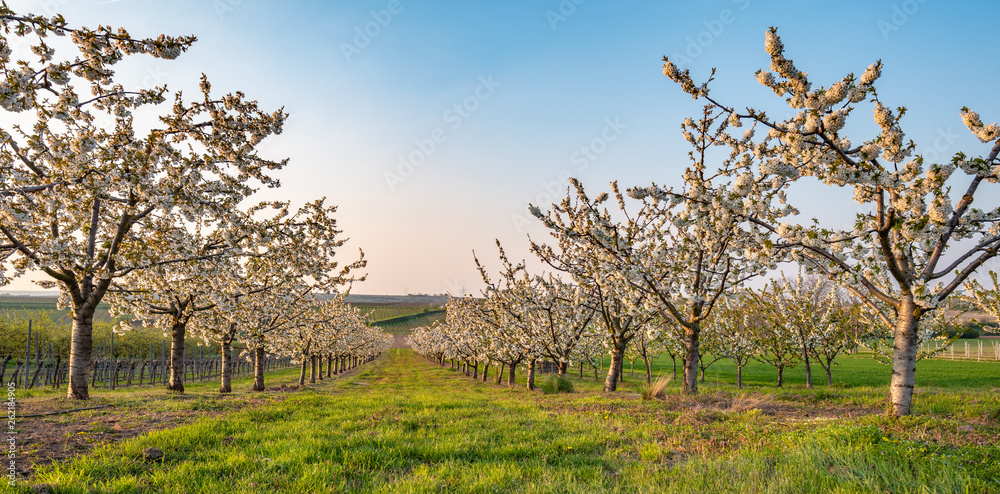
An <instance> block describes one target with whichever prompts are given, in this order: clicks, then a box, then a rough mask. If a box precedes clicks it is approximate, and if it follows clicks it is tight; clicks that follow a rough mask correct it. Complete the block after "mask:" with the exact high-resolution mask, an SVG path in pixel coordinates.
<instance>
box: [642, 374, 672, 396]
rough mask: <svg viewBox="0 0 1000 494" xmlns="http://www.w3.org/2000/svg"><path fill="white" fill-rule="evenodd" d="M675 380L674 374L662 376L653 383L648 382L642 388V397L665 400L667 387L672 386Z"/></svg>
mask: <svg viewBox="0 0 1000 494" xmlns="http://www.w3.org/2000/svg"><path fill="white" fill-rule="evenodd" d="M673 380H674V378H673V376H666V377H664V376H660V377H658V378H656V380H655V381H653V382H652V383H649V384H646V385H645V386H643V387H642V389H641V392H642V399H644V400H651V399H653V398H656V399H658V400H665V399H666V398H667V387H668V386H670V383H671V382H673Z"/></svg>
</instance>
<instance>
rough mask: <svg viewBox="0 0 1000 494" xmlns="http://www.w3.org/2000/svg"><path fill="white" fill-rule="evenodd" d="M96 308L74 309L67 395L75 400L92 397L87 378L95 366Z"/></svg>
mask: <svg viewBox="0 0 1000 494" xmlns="http://www.w3.org/2000/svg"><path fill="white" fill-rule="evenodd" d="M93 350H94V309H93V308H90V307H83V308H79V309H78V308H74V309H73V336H72V339H71V340H70V347H69V387H68V389H67V391H66V397H67V398H70V399H74V400H86V399H89V398H90V388H88V386H87V385H88V383H87V380H88V378H89V377H90V372H91V371H92V370H93V368H94V362H93V360H92V358H93Z"/></svg>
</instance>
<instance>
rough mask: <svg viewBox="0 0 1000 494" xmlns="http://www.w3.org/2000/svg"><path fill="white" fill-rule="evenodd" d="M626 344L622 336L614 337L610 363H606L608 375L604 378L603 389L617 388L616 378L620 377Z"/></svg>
mask: <svg viewBox="0 0 1000 494" xmlns="http://www.w3.org/2000/svg"><path fill="white" fill-rule="evenodd" d="M627 344H628V342H627V341H623V338H615V340H614V347H613V348H612V349H611V363H610V364H608V375H607V377H605V378H604V391H609V392H610V391H615V390H617V389H618V380H619V379H620V378H621V374H622V364H623V363H624V361H625V346H626V345H627ZM602 360H603V357H602Z"/></svg>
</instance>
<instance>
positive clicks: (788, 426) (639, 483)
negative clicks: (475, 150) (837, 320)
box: [22, 350, 1000, 493]
mask: <svg viewBox="0 0 1000 494" xmlns="http://www.w3.org/2000/svg"><path fill="white" fill-rule="evenodd" d="M928 364H931V365H928ZM877 365H878V364H875V363H873V362H871V361H870V360H867V359H862V358H848V359H845V360H844V364H843V365H842V366H841V367H842V369H840V370H841V372H840V374H841V377H840V379H841V381H842V384H840V385H838V387H837V388H834V389H832V390H831V389H826V387H825V386H821V387H820V389H817V390H813V391H808V390H805V389H802V387H801V386H800V385H799V383H797V382H795V381H793V379H794V377H793V376H792V375H789V376H788V377H789V385H788V388H787V389H785V390H783V391H781V392H777V393H776V392H774V391H773V390H772V389H771V388H770V387H768V386H769V384H770V383H769V381H768V377H767V374H768V373H767V372H765V369H763V368H762V369H753V370H751V369H748V374H752V375H753V377H752V378H751V379H752V381H753V387H754V390H753V391H752V392H737V391H736V390H735V389H733V387H732V386H729V385H727V384H726V383H725V380H724V377H723V376H724V374H725V372H724V369H723V367H721V366H720V367H719V368H718V370H719V371H720V372H719V381H718V384H711V383H706V384H705V390H704V391H703V394H702V395H700V396H699V397H694V398H692V397H684V396H680V395H678V394H676V388H675V387H674V388H671V390H670V392H669V393H668V395H667V399H666V401H659V400H651V401H643V400H641V399H640V397H639V395H638V394H637V393H635V392H632V391H630V387H631V386H632V384H630V383H626V386H625V387H624V388H623V391H621V392H619V393H615V394H612V395H607V394H604V393H602V392H600V391H598V390H597V387H598V385H597V384H595V383H594V382H593V380H592V376H591V377H590V378H585V379H584V380H582V381H581V380H578V379H577V378H575V377H574V378H572V379H571V381H572V382H573V384H574V386H575V388H576V391H575V392H573V393H569V394H543V393H541V392H538V391H534V392H531V391H527V390H525V389H524V388H523V387H516V388H507V387H504V386H497V385H495V384H493V383H492V380H491V381H490V382H489V383H485V384H484V383H481V382H479V381H475V380H473V379H471V378H469V377H465V376H462V375H461V374H459V373H458V372H456V371H454V370H451V369H449V367H448V366H445V367H438V366H436V365H434V364H431V363H428V362H427V361H425V360H423V359H420V358H419V357H417V356H416V355H415V354H413V353H412V352H411V351H409V350H393V351H392V352H391V353H390V354H387V355H384V356H383V357H382V358H380V359H379V360H377V361H376V362H374V363H372V364H368V365H366V366H364V367H362V368H361V369H360V372H359V373H357V374H354V375H352V376H350V377H348V378H344V379H339V380H335V381H332V382H327V383H324V384H322V385H317V386H315V387H313V388H310V389H306V390H303V391H299V392H297V393H293V394H290V395H288V396H289V397H288V398H287V399H286V400H284V401H281V402H275V403H271V404H267V405H266V406H261V407H255V408H254V409H252V410H241V411H233V412H226V413H223V414H219V415H215V416H209V417H205V418H204V419H201V420H198V421H196V422H194V423H191V424H188V425H184V426H181V427H178V428H175V429H171V430H164V431H158V432H152V433H150V434H148V435H146V436H143V437H140V438H136V439H133V440H129V441H125V442H122V443H119V444H112V445H107V446H103V447H100V448H99V449H98V450H96V451H95V452H94V453H92V454H89V455H86V456H83V457H80V458H78V459H76V460H73V461H69V462H65V463H63V464H60V465H57V466H53V467H47V468H43V469H41V470H40V471H39V472H38V473H37V475H36V476H35V477H34V478H33V479H31V481H30V482H29V483H28V484H25V485H24V486H23V488H22V492H31V490H30V489H31V485H37V484H42V483H46V484H50V485H51V486H52V487H54V488H55V491H56V492H81V493H83V492H88V491H91V490H93V491H100V492H177V493H181V492H726V493H727V492H787V493H798V492H843V493H847V492H912V493H922V492H976V493H980V492H1000V462H997V461H996V458H997V457H998V456H997V455H1000V446H998V444H1000V441H998V434H1000V427H998V422H997V420H998V419H1000V393H998V392H1000V389H997V385H998V383H1000V380H998V373H997V371H996V369H995V368H990V367H986V365H987V364H974V363H968V362H940V363H937V362H931V363H921V366H920V367H918V375H920V374H923V375H924V379H925V380H926V381H925V385H924V386H923V387H922V388H920V390H919V391H918V397H917V399H916V400H915V405H916V415H915V416H913V417H905V418H902V419H891V418H887V417H885V416H884V415H883V414H880V413H878V410H876V409H872V408H871V407H869V405H875V407H876V408H877V406H878V403H880V402H881V401H884V396H885V392H884V389H885V388H884V383H883V382H880V380H881V379H882V376H883V374H885V373H886V372H887V371H885V369H884V368H882V367H879V366H877ZM713 369H714V366H713ZM521 374H522V375H523V373H521ZM710 375H711V373H710ZM963 376H964V377H963ZM748 377H749V376H748ZM542 379H543V377H542V376H540V377H539V380H542ZM627 379H628V378H627ZM932 382H933V383H934V385H933V386H931V385H930V383H932ZM957 396H960V397H961V399H956V397H957ZM852 401H856V403H854V404H850V403H851V402H852ZM930 404H933V406H930ZM848 415H850V418H849V417H848ZM151 446H152V447H157V448H160V449H162V450H163V451H164V453H165V458H164V459H163V460H162V461H158V462H146V461H143V460H142V459H141V452H142V451H143V449H145V448H147V447H151Z"/></svg>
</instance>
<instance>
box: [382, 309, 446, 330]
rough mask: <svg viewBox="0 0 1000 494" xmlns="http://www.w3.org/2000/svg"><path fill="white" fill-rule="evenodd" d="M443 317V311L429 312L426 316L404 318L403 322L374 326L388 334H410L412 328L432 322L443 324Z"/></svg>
mask: <svg viewBox="0 0 1000 494" xmlns="http://www.w3.org/2000/svg"><path fill="white" fill-rule="evenodd" d="M444 316H445V314H444V311H438V312H431V313H428V314H420V315H416V316H415V317H412V318H404V319H403V320H397V321H390V322H386V323H377V324H376V326H379V327H380V328H382V330H383V331H385V332H386V333H389V334H399V335H403V334H410V331H412V330H413V329H414V328H419V327H420V326H429V325H431V324H433V323H434V321H441V322H444Z"/></svg>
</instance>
